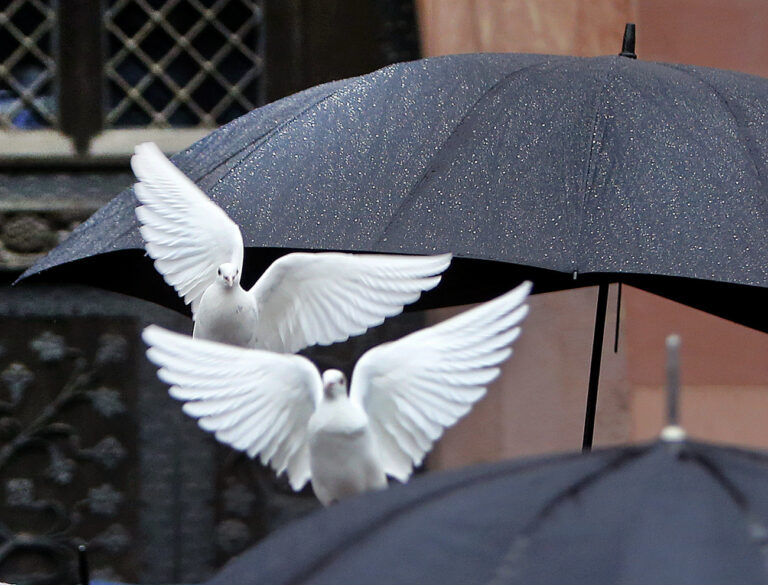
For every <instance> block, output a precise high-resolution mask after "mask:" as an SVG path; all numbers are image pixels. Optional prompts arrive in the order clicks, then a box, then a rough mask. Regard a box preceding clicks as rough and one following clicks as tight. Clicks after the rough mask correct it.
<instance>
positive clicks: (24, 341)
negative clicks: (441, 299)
mask: <svg viewBox="0 0 768 585" xmlns="http://www.w3.org/2000/svg"><path fill="white" fill-rule="evenodd" d="M767 17H768V3H766V2H763V1H762V0H58V1H54V0H10V1H9V2H2V3H0V285H2V286H0V581H8V582H17V581H20V580H23V579H27V580H29V581H30V582H36V583H48V582H57V583H67V582H74V573H73V567H74V565H73V560H74V555H73V546H74V545H75V544H77V543H78V542H83V541H88V542H89V543H90V545H91V564H92V567H93V569H94V576H96V577H102V578H108V579H122V580H126V581H131V582H140V583H172V582H176V583H179V582H195V581H199V580H202V579H204V578H205V577H206V576H207V575H209V574H210V573H211V571H213V570H214V569H215V568H216V567H218V566H220V565H221V564H222V563H223V562H225V561H226V560H227V559H228V558H229V557H231V556H232V555H234V554H236V553H237V552H239V551H241V550H242V549H243V548H244V547H246V546H248V545H249V544H251V543H253V542H255V541H257V540H258V539H259V538H261V537H263V536H264V535H265V534H267V533H268V532H269V531H271V530H273V529H274V528H275V527H277V526H279V525H280V524H281V523H283V522H285V521H288V520H289V519H291V518H292V517H294V516H296V515H298V514H301V513H304V512H305V511H306V510H308V509H311V508H312V507H313V506H315V503H314V499H313V497H312V495H311V492H309V490H306V491H305V493H303V494H300V495H298V496H297V495H294V494H292V493H291V492H290V489H289V488H288V487H287V486H286V485H285V482H284V481H281V480H278V479H276V478H274V474H273V473H272V472H271V471H269V470H264V469H262V468H260V467H259V466H258V465H256V464H254V463H252V462H250V461H248V460H247V459H245V458H244V457H242V456H240V455H238V454H237V453H235V452H233V451H232V450H230V449H226V448H223V447H220V446H218V445H217V444H216V443H215V441H213V440H212V439H211V437H210V436H208V435H206V434H204V433H202V432H201V431H199V429H197V427H196V426H195V425H194V423H193V421H191V420H187V419H185V417H183V416H182V414H181V412H180V409H179V408H178V405H177V404H176V403H175V402H174V401H172V400H171V399H170V398H169V397H168V396H167V393H166V390H165V388H164V387H163V385H162V384H159V383H158V382H157V380H156V378H155V376H154V372H153V371H152V370H151V368H148V364H147V362H146V360H145V359H144V357H143V347H142V345H141V343H140V341H139V339H138V332H139V331H140V330H141V328H142V327H143V326H144V325H146V324H147V323H149V322H157V323H161V324H165V325H167V326H171V327H175V328H177V329H182V330H183V329H184V328H189V323H188V321H187V320H186V319H185V318H184V317H181V316H179V315H176V314H173V313H170V312H168V311H166V310H163V309H161V308H158V307H155V306H152V305H148V304H146V303H142V302H140V301H137V300H133V299H127V298H125V297H121V296H119V295H113V294H106V293H102V292H99V291H93V290H83V289H79V288H76V287H69V286H36V285H34V284H29V285H24V286H22V287H18V288H15V289H11V288H10V287H9V285H10V283H11V282H12V281H13V280H14V279H15V278H16V277H17V276H18V275H19V274H20V273H21V271H22V270H23V269H24V268H25V267H27V266H29V265H30V264H31V263H32V262H33V261H34V260H35V258H37V257H38V256H39V255H41V254H43V253H45V252H46V251H47V250H49V249H51V248H52V247H53V246H55V245H56V243H57V242H58V241H60V240H61V239H62V238H64V237H66V235H67V234H68V233H69V231H71V230H72V229H73V228H74V226H76V225H77V224H78V223H79V222H81V221H83V220H84V219H85V218H86V217H88V216H89V215H90V214H91V213H92V212H93V211H94V210H96V209H97V208H98V207H99V206H101V205H102V204H103V203H105V202H106V201H108V200H109V199H110V198H111V197H113V196H114V195H115V194H117V193H118V192H119V191H120V190H122V189H123V188H125V187H126V186H128V185H130V183H131V182H132V175H131V173H130V171H129V167H128V158H129V156H130V153H131V152H132V149H133V146H134V145H135V144H137V143H139V142H141V141H144V140H153V141H156V142H157V143H159V144H160V145H161V147H163V148H164V149H165V150H166V152H168V153H172V152H175V151H177V150H179V149H181V148H184V147H185V146H186V145H188V144H190V143H191V142H193V141H194V140H196V139H197V138H199V137H201V136H203V135H205V134H207V133H208V132H210V131H211V130H212V129H213V128H215V127H216V126H218V125H220V124H223V123H226V122H227V121H229V120H231V119H233V118H234V117H237V116H238V115H240V114H242V113H245V112H246V111H248V110H250V109H252V108H253V107H257V106H259V105H262V104H264V103H267V102H269V101H272V100H274V99H278V98H280V97H282V96H284V95H288V94H290V93H293V92H295V91H299V90H301V89H304V88H306V87H309V86H311V85H314V84H317V83H322V82H324V81H329V80H332V79H338V78H342V77H348V76H352V75H357V74H362V73H367V72H369V71H372V70H374V69H376V68H378V67H381V66H384V65H386V64H387V63H391V62H395V61H400V60H408V59H413V58H417V57H419V56H432V55H440V54H447V53H457V52H468V51H518V52H543V53H556V54H572V55H584V56H589V55H603V54H615V53H618V52H619V50H620V45H621V36H622V32H623V28H624V23H625V22H635V23H637V27H638V29H637V30H638V33H637V34H638V41H637V53H638V55H639V57H640V58H641V59H648V60H663V61H678V62H685V63H693V64H699V65H708V66H716V67H724V68H730V69H735V70H740V71H746V72H749V73H755V74H759V75H768V37H766V36H765V34H764V30H763V28H764V27H763V23H764V22H766V18H767ZM616 292H617V291H616V288H615V287H612V290H611V295H610V298H609V305H608V323H607V324H606V340H605V347H604V352H603V366H602V374H601V383H600V395H599V401H598V412H597V428H596V444H597V445H606V444H611V443H618V442H625V441H635V440H645V439H649V438H652V437H654V436H655V435H656V434H657V433H658V431H659V430H660V428H661V427H662V425H663V414H662V385H663V364H664V350H663V342H664V338H665V336H666V335H667V334H668V333H671V332H677V333H680V334H681V335H682V337H683V352H682V360H683V372H682V377H683V382H684V394H683V408H682V411H683V416H682V419H683V424H684V425H685V426H686V427H687V428H688V429H689V431H690V432H691V434H693V435H695V436H697V437H702V438H707V439H712V440H721V441H726V442H738V443H741V444H747V445H752V446H757V447H766V446H768V432H766V431H765V430H764V429H765V425H764V424H762V421H763V418H764V413H765V412H766V407H768V404H765V402H766V396H768V360H767V359H766V357H768V336H766V335H763V334H760V333H757V332H755V331H752V330H749V329H746V328H744V327H740V326H737V325H734V324H732V323H729V322H726V321H723V320H721V319H718V318H715V317H712V316H709V315H706V314H703V313H700V312H698V311H696V310H693V309H689V308H686V307H682V306H680V305H677V304H675V303H673V302H670V301H667V300H664V299H661V298H657V297H654V296H653V295H650V294H647V293H644V292H641V291H637V290H633V289H631V288H629V287H625V288H624V290H623V301H622V306H621V310H620V312H617V310H616ZM595 304H596V291H595V290H593V289H589V288H586V289H580V290H574V291H569V292H562V293H551V294H546V295H539V296H535V297H534V298H533V299H532V301H531V305H532V312H531V315H530V317H529V319H528V321H527V323H526V326H525V330H524V334H523V336H522V337H521V339H520V340H519V342H518V344H517V345H516V353H515V355H514V356H513V358H512V359H511V360H510V361H509V362H508V364H507V366H506V367H505V369H504V375H503V377H502V379H500V380H499V381H498V382H497V383H496V384H495V385H494V386H493V387H492V388H491V389H490V391H489V394H488V396H487V398H486V399H485V400H484V401H482V402H481V403H480V404H479V405H478V406H477V407H476V409H475V410H474V411H473V413H472V414H471V415H470V416H469V417H467V418H466V419H465V420H464V421H462V422H461V423H460V424H459V425H458V426H457V427H455V428H454V429H451V430H450V431H449V432H448V433H447V434H446V437H445V438H444V440H443V441H442V442H441V443H440V444H439V446H438V448H437V449H436V451H435V452H434V454H433V455H432V456H430V458H429V460H428V462H427V467H428V468H430V469H439V468H445V467H452V466H458V465H463V464H466V463H473V462H478V461H487V460H493V459H500V458H507V457H512V456H517V455H528V454H534V453H543V452H549V451H553V450H573V449H578V448H579V447H580V445H581V437H582V424H583V418H584V405H585V399H586V386H587V377H588V371H589V357H590V351H591V343H592V334H593V328H594V311H595ZM452 312H455V311H453V310H448V309H446V310H443V311H434V312H430V313H429V314H428V315H418V314H416V315H414V314H410V315H406V316H404V317H402V318H400V319H396V320H393V321H392V323H391V324H389V325H387V327H385V328H384V329H381V330H378V331H376V332H374V333H372V334H371V335H370V336H368V338H367V339H365V340H362V341H358V342H355V343H353V344H349V345H346V346H344V347H341V348H336V349H333V350H332V352H335V353H336V357H337V358H340V359H342V360H347V361H350V360H352V359H353V357H354V355H357V354H359V353H360V352H361V351H362V350H363V349H364V347H366V346H367V345H370V344H371V343H376V342H378V341H380V340H382V339H386V338H388V337H392V336H398V335H401V334H403V333H405V332H407V331H410V330H412V329H414V328H418V327H420V326H422V325H424V324H425V323H427V322H434V321H436V320H438V319H442V318H444V317H446V316H448V315H449V314H451V313H452ZM617 314H618V316H620V335H619V342H618V352H617V353H614V351H613V342H614V338H613V331H614V327H615V324H616V318H617ZM321 353H322V352H321ZM319 357H321V358H323V357H325V356H324V355H320V356H319Z"/></svg>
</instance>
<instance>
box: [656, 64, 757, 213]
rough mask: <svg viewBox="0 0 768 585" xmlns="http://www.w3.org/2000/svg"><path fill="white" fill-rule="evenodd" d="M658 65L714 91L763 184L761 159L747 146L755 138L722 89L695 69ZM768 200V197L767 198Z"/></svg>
mask: <svg viewBox="0 0 768 585" xmlns="http://www.w3.org/2000/svg"><path fill="white" fill-rule="evenodd" d="M658 65H661V66H663V67H665V68H667V69H673V70H674V71H678V72H680V73H682V74H683V75H687V76H688V77H690V78H692V79H695V80H696V81H698V82H699V83H701V84H702V85H705V86H706V87H708V88H709V90H710V91H711V92H712V94H713V95H714V96H715V97H716V98H717V99H718V101H719V102H720V103H721V104H722V106H723V108H724V109H725V111H726V112H728V113H729V114H730V116H731V118H733V121H734V125H735V126H736V128H735V130H736V134H737V135H738V136H739V138H740V140H739V145H740V146H741V147H742V148H743V149H744V150H745V151H746V153H747V156H748V157H749V160H750V162H751V163H752V166H753V168H754V170H755V175H756V176H757V178H758V180H759V181H760V183H761V184H763V183H764V181H763V179H762V177H763V175H761V173H760V166H759V164H758V160H759V159H758V158H757V157H755V155H754V153H753V152H752V150H750V148H749V147H748V146H747V144H748V143H750V142H752V141H753V140H751V139H750V137H749V136H745V134H744V131H743V129H744V127H743V126H742V125H741V124H739V119H738V118H737V117H736V114H735V113H734V111H733V109H732V108H731V106H730V104H729V102H728V100H727V99H726V98H725V96H724V95H723V94H722V93H721V92H720V90H719V89H717V88H716V87H715V86H714V85H712V84H711V83H710V82H709V81H707V80H706V79H704V78H703V77H701V76H700V75H697V74H696V73H695V72H694V71H690V70H687V69H685V68H683V67H679V66H674V65H673V64H668V63H658ZM760 192H761V193H763V192H765V189H762V190H760ZM767 200H768V198H767Z"/></svg>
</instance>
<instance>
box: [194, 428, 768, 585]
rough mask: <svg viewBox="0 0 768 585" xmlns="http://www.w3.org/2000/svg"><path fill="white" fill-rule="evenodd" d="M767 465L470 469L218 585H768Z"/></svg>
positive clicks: (427, 480) (441, 477) (723, 460)
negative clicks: (767, 538) (744, 584)
mask: <svg viewBox="0 0 768 585" xmlns="http://www.w3.org/2000/svg"><path fill="white" fill-rule="evenodd" d="M766 526H768V457H766V455H763V454H757V453H752V452H749V451H743V450H738V449H731V448H725V447H720V446H715V445H709V444H702V443H696V442H686V443H666V442H657V443H654V444H651V445H645V446H638V447H627V448H615V449H607V450H599V451H595V452H593V453H591V454H589V455H564V456H559V457H549V458H543V459H530V460H523V461H520V462H514V463H502V464H493V465H488V466H483V467H476V468H468V469H465V470H461V471H458V472H448V473H438V474H434V475H429V476H426V477H421V478H417V479H416V480H413V481H412V482H411V483H410V484H408V485H406V486H398V487H396V488H394V489H391V490H389V491H387V492H383V493H380V494H371V495H366V496H364V497H361V498H359V499H354V500H350V501H347V502H345V503H342V504H339V505H338V506H335V507H332V508H330V509H328V510H325V511H322V512H320V513H316V514H312V515H311V516H309V517H306V518H304V519H302V520H300V521H298V522H295V523H293V524H292V525H290V526H289V527H287V528H285V529H283V530H281V531H279V532H277V533H275V534H274V535H272V536H271V537H269V538H268V539H267V540H266V541H264V542H263V543H261V544H259V545H257V546H256V547H255V548H253V549H251V550H249V551H247V552H246V553H244V554H243V555H241V556H240V557H239V558H237V559H235V560H234V561H233V562H231V563H230V564H229V565H228V566H227V567H225V568H224V569H223V570H222V571H221V572H220V573H219V574H217V575H216V576H215V577H214V578H212V579H211V580H210V581H209V582H208V584H207V585H223V584H225V583H226V584H227V585H255V584H256V583H270V584H272V585H280V584H282V583H285V584H287V583H291V584H292V585H325V584H328V585H331V584H334V585H335V584H338V583H366V584H369V585H376V584H379V583H380V584H382V585H384V584H387V585H391V584H392V583H398V584H400V585H407V584H410V583H413V584H428V583H440V584H441V585H450V584H454V583H455V584H456V585H473V584H478V585H481V584H482V585H490V584H493V585H501V584H508V583H525V584H527V585H538V584H541V585H545V584H550V583H551V584H555V583H558V584H562V583H569V584H580V583H584V584H589V585H599V584H600V583H625V584H638V585H640V584H642V585H645V584H647V583H677V584H680V585H685V584H691V585H693V584H696V585H706V584H708V583H713V584H721V583H729V584H734V585H735V584H739V583H750V584H754V583H766V582H768V565H766V545H765V538H766V534H768V532H767V531H766Z"/></svg>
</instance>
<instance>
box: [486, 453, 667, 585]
mask: <svg viewBox="0 0 768 585" xmlns="http://www.w3.org/2000/svg"><path fill="white" fill-rule="evenodd" d="M657 445H658V443H652V444H650V445H646V446H644V447H639V448H634V449H632V448H627V449H625V450H623V451H620V452H619V454H618V456H617V457H615V458H614V459H612V460H610V461H609V462H608V463H606V464H605V465H604V466H603V467H601V468H600V469H597V470H596V471H593V472H592V473H589V474H587V475H585V476H584V477H582V478H581V479H580V480H579V481H577V482H576V483H574V484H571V485H570V486H568V487H567V488H566V489H564V490H562V491H561V492H559V493H557V494H555V495H554V496H553V497H552V498H550V499H549V501H548V502H547V503H546V504H544V506H543V507H542V508H541V511H540V512H539V513H538V514H537V515H536V516H534V517H533V518H532V519H531V520H530V521H529V522H528V524H527V525H526V526H524V527H523V529H522V530H521V531H520V532H519V533H518V534H517V536H515V538H514V539H513V541H512V544H510V546H509V549H507V553H506V554H505V555H504V557H503V558H502V559H501V562H500V563H499V565H498V566H497V567H496V571H495V573H494V576H493V577H492V578H491V579H490V580H489V581H487V582H486V585H508V584H509V583H512V582H513V581H515V580H517V578H518V577H519V571H518V565H519V564H520V561H521V559H522V556H523V554H524V553H525V551H526V550H527V549H528V545H529V544H530V542H531V539H532V537H533V535H534V534H535V533H536V531H537V530H538V529H539V528H541V527H542V526H543V525H544V522H545V521H546V519H547V518H548V517H549V516H550V515H551V514H552V513H553V512H554V511H555V510H556V509H557V507H558V506H559V505H560V504H562V503H563V502H565V501H567V500H568V499H570V498H573V497H575V496H577V495H578V494H579V493H581V492H582V491H583V490H585V489H587V488H588V487H590V486H592V485H594V484H595V483H596V482H597V481H599V480H600V479H602V478H603V477H605V476H606V475H607V474H609V473H614V472H616V471H618V470H620V469H622V468H623V467H625V466H626V465H628V464H630V463H632V462H634V461H635V460H637V459H638V458H639V457H642V456H644V455H646V454H648V452H649V451H651V450H652V449H654V448H655V447H656V446H657Z"/></svg>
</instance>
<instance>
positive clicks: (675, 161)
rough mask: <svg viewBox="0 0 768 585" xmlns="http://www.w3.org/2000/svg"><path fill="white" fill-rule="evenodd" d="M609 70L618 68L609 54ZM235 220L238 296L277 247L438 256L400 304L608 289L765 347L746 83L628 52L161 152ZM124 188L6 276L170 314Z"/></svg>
mask: <svg viewBox="0 0 768 585" xmlns="http://www.w3.org/2000/svg"><path fill="white" fill-rule="evenodd" d="M625 49H626V50H625V51H624V52H623V53H624V54H625V55H630V53H631V51H630V50H629V49H630V47H629V46H626V47H625ZM173 160H174V162H175V163H176V164H177V165H178V166H179V167H180V168H181V169H182V170H184V171H185V172H186V173H187V174H188V175H189V176H190V177H191V178H192V179H193V180H195V181H196V182H197V183H198V184H199V185H200V186H201V187H202V188H203V189H204V190H205V191H207V192H208V193H209V194H210V195H211V196H212V198H213V199H214V200H216V201H217V202H218V203H219V205H221V206H222V207H223V208H225V209H226V211H227V213H229V215H230V216H231V217H232V218H233V219H234V220H235V221H236V222H237V223H238V224H240V226H241V228H242V231H243V236H244V240H245V244H246V246H248V248H249V249H248V251H247V253H246V258H245V268H244V274H245V275H246V277H248V276H250V277H251V278H252V279H254V280H255V278H256V277H257V276H258V275H259V274H260V273H261V271H262V270H263V269H264V268H265V266H266V265H268V263H269V262H270V261H272V260H273V259H274V258H275V257H276V256H278V255H279V254H281V253H284V252H285V251H286V249H311V250H350V251H366V252H371V251H373V252H402V253H414V254H423V253H430V252H443V251H452V252H454V254H455V255H456V256H457V260H455V261H454V265H453V267H452V268H451V269H450V270H449V272H448V273H447V275H446V277H445V278H444V280H443V282H442V284H441V286H439V287H438V288H437V289H436V290H434V291H432V292H430V293H429V294H427V295H425V296H424V297H423V301H422V303H421V304H420V305H419V306H420V307H422V308H423V307H430V306H440V305H448V304H459V303H466V302H473V301H481V300H487V299H488V298H491V297H492V296H494V295H497V294H500V293H501V292H503V291H505V290H508V289H510V288H511V287H512V286H513V285H515V284H517V283H519V281H520V280H521V279H522V278H529V279H531V280H533V281H534V282H535V283H536V291H537V292H545V291H550V290H558V289H564V288H571V287H574V286H586V285H592V284H599V285H601V286H600V294H599V299H598V312H597V316H598V317H597V323H596V335H595V343H594V349H593V367H592V375H591V376H590V393H589V405H588V415H587V424H586V429H585V445H587V446H588V445H589V444H591V438H592V425H593V421H594V406H595V403H596V392H597V374H598V372H599V356H600V347H601V346H602V331H603V322H604V315H605V304H606V298H607V286H608V283H611V282H623V283H628V284H631V285H633V286H636V287H639V288H641V289H644V290H647V291H650V292H654V293H657V294H661V295H663V296H666V297H668V298H671V299H673V300H676V301H681V302H684V303H686V304H688V305H691V306H694V307H697V308H700V309H704V310H706V311H709V312H711V313H714V314H717V315H720V316H722V317H726V318H728V319H732V320H734V321H737V322H739V323H743V324H747V325H749V326H752V327H755V328H758V329H761V330H763V331H768V313H766V311H765V310H764V305H765V300H764V299H765V287H767V286H768V188H767V187H766V177H768V80H766V79H762V78H758V77H753V76H749V75H745V74H740V73H734V72H730V71H721V70H714V69H708V68H703V67H692V66H685V65H671V64H662V63H650V62H643V61H637V60H635V59H632V58H629V57H628V56H617V57H597V58H576V57H558V56H549V55H518V54H470V55H454V56H448V57H438V58H432V59H424V60H420V61H413V62H409V63H401V64H397V65H393V66H390V67H387V68H385V69H382V70H380V71H377V72H374V73H371V74H369V75H364V76H361V77H356V78H352V79H347V80H343V81H337V82H334V83H330V84H326V85H322V86H318V87H315V88H312V89H309V90H307V91H304V92H301V93H299V94H296V95H294V96H291V97H288V98H285V99H282V100H280V101H278V102H275V103H273V104H270V105H267V106H264V107H262V108H259V109H257V110H254V111H253V112H251V113H250V114H247V115H245V116H243V117H241V118H239V119H237V120H235V121H233V122H231V123H230V124H228V125H226V126H224V127H222V128H221V129H219V130H217V131H215V132H213V133H212V134H211V135H210V136H208V137H207V138H205V139H203V140H201V141H199V142H198V143H196V144H194V145H193V146H191V147H190V148H189V149H187V150H186V151H184V152H181V153H179V154H178V155H176V156H175V157H174V159H173ZM135 206H136V201H135V199H134V196H133V193H132V192H131V191H130V190H128V191H125V192H123V193H122V194H120V195H119V196H118V197H116V198H115V199H114V200H113V201H111V202H110V203H109V204H107V205H106V206H105V207H104V208H102V209H101V210H99V211H98V212H97V213H96V214H94V216H92V217H91V218H90V219H89V220H88V221H87V222H85V223H84V224H83V225H82V226H80V227H79V228H78V229H77V230H75V232H74V233H73V234H72V236H71V237H70V238H69V239H68V240H66V241H65V242H64V243H63V244H61V245H60V246H59V247H58V248H56V249H55V250H53V251H52V252H51V253H50V254H49V255H48V256H46V257H45V258H43V259H42V260H40V261H39V262H38V263H37V264H35V265H34V266H33V267H32V268H30V269H29V270H28V271H27V272H26V273H25V274H24V276H23V277H28V276H31V275H37V274H39V273H41V272H46V273H48V278H50V279H55V280H58V281H62V280H74V281H77V282H81V283H90V284H96V285H98V286H102V287H106V288H110V289H113V290H118V291H121V292H125V293H128V294H133V295H136V296H140V297H143V298H149V299H152V300H155V301H158V302H162V303H164V304H167V305H169V306H177V307H178V306H179V301H178V299H176V298H175V295H174V293H173V291H172V290H171V289H170V287H168V286H167V285H165V283H163V281H162V279H161V278H160V277H159V276H158V275H157V274H155V272H154V270H153V268H152V266H151V263H150V261H149V259H148V258H146V257H145V255H144V252H143V247H142V241H141V237H140V235H139V232H138V229H137V223H136V219H135V217H134V213H133V209H134V207H135Z"/></svg>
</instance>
